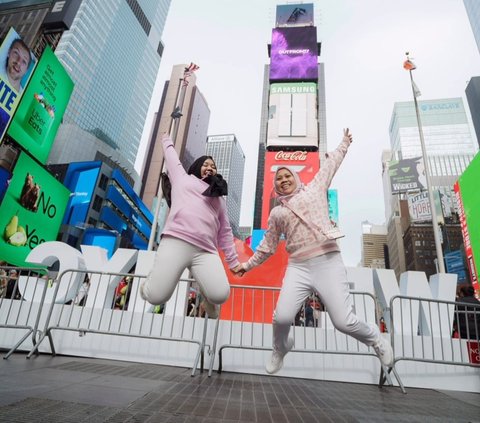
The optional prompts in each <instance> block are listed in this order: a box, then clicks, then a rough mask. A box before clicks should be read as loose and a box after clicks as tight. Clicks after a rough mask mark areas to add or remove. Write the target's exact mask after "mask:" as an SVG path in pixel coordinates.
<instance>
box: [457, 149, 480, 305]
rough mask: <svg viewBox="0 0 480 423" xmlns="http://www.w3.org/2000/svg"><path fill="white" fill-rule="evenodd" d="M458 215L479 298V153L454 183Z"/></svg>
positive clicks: (471, 273) (470, 270)
mask: <svg viewBox="0 0 480 423" xmlns="http://www.w3.org/2000/svg"><path fill="white" fill-rule="evenodd" d="M455 195H456V197H457V204H458V209H459V210H458V215H459V218H460V224H461V227H462V235H463V243H464V246H465V256H466V259H467V264H468V268H469V273H470V279H471V281H472V285H473V288H474V289H475V296H476V297H477V299H479V298H480V287H479V284H478V265H479V263H480V153H477V155H476V156H475V158H474V159H473V160H472V162H471V163H470V164H469V165H468V167H467V168H466V169H465V171H464V172H463V173H462V176H460V178H459V179H458V181H457V182H456V183H455Z"/></svg>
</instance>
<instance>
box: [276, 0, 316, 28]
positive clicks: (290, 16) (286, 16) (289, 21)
mask: <svg viewBox="0 0 480 423" xmlns="http://www.w3.org/2000/svg"><path fill="white" fill-rule="evenodd" d="M312 25H313V3H299V4H282V5H278V6H277V16H276V23H275V26H277V27H278V26H312Z"/></svg>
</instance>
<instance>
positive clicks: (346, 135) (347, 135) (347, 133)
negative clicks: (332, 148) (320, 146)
mask: <svg viewBox="0 0 480 423" xmlns="http://www.w3.org/2000/svg"><path fill="white" fill-rule="evenodd" d="M343 138H348V140H349V141H350V144H351V143H352V142H353V136H352V134H351V132H350V129H348V128H344V130H343Z"/></svg>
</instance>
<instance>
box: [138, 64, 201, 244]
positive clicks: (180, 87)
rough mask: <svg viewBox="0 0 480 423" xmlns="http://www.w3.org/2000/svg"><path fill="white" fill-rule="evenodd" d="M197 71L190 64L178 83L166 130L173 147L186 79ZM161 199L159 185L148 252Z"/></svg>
mask: <svg viewBox="0 0 480 423" xmlns="http://www.w3.org/2000/svg"><path fill="white" fill-rule="evenodd" d="M198 69H199V67H198V66H197V65H195V64H194V63H190V65H189V66H186V67H185V70H184V71H183V78H181V79H180V81H179V85H178V90H177V96H176V98H175V107H174V110H173V112H172V113H171V114H170V117H171V118H172V120H171V121H170V126H169V129H168V133H169V134H170V136H171V138H172V141H173V145H175V144H176V139H177V133H178V126H179V120H180V118H181V117H182V116H183V114H182V110H183V103H184V102H185V94H186V92H187V86H188V77H189V76H190V75H192V74H193V72H195V71H196V70H198ZM163 168H164V159H162V166H161V169H162V172H163V171H164V169H163ZM162 197H163V192H162V185H161V184H160V183H159V184H158V190H157V203H156V204H155V211H154V213H153V222H152V230H151V232H150V238H149V239H148V246H147V250H148V251H152V250H153V245H154V243H155V237H156V235H157V229H158V215H159V214H160V207H161V203H162Z"/></svg>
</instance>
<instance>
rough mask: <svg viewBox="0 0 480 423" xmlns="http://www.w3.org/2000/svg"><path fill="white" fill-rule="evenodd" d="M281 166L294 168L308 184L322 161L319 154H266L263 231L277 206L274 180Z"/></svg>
mask: <svg viewBox="0 0 480 423" xmlns="http://www.w3.org/2000/svg"><path fill="white" fill-rule="evenodd" d="M279 166H288V167H290V168H293V170H295V171H296V172H297V173H298V175H299V176H300V179H301V180H302V182H303V183H304V184H308V183H309V182H310V181H311V180H312V179H313V177H314V176H315V174H316V173H317V172H318V170H319V168H320V160H319V157H318V152H313V153H308V152H306V151H296V152H288V153H284V152H282V151H278V152H273V151H267V152H266V153H265V172H264V179H263V203H262V222H261V229H267V226H268V225H267V222H268V216H269V214H270V210H271V209H272V208H273V207H275V206H276V205H277V195H276V193H275V188H274V185H273V178H274V176H275V172H276V171H277V169H278V168H279Z"/></svg>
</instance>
